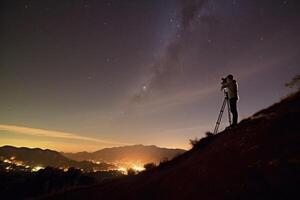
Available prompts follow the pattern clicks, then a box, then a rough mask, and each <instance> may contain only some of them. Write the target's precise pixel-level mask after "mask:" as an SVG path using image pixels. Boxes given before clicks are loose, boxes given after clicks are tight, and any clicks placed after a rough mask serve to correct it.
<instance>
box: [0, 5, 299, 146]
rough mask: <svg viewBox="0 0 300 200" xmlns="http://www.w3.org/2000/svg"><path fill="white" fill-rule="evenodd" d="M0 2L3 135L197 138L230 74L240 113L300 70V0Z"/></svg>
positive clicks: (23, 139)
mask: <svg viewBox="0 0 300 200" xmlns="http://www.w3.org/2000/svg"><path fill="white" fill-rule="evenodd" d="M0 4H1V5H0V7H1V8H0V9H1V17H0V20H1V21H0V27H1V29H0V42H1V45H0V145H1V146H2V145H14V146H28V147H41V148H50V149H54V150H59V151H73V152H75V151H83V150H86V151H94V150H98V149H101V148H104V147H113V146H122V145H131V144H145V145H152V144H153V145H158V146H161V147H173V148H175V147H176V148H184V149H188V148H189V147H190V145H189V139H193V138H196V137H198V138H201V137H203V136H204V135H205V132H206V131H212V130H213V128H214V125H215V121H216V118H217V116H218V113H219V110H220V106H221V103H222V101H223V93H222V92H221V91H220V82H221V78H222V77H224V76H226V75H228V74H233V75H234V77H235V79H236V80H237V81H238V84H239V96H240V100H239V102H238V109H239V114H240V120H241V119H243V118H246V117H249V116H250V115H251V114H253V113H255V112H256V111H258V110H259V109H262V108H264V107H267V106H269V105H270V104H272V103H274V102H277V101H279V100H280V99H281V98H282V97H284V96H285V95H287V94H289V93H290V92H292V90H291V89H289V88H286V87H285V86H284V84H285V83H286V82H288V81H289V80H291V79H292V77H294V76H295V75H296V74H299V73H300V67H299V66H300V57H299V55H300V54H299V53H300V48H299V47H300V37H299V35H300V13H299V10H300V2H299V1H298V0H272V1H269V0H226V1H218V0H149V1H148V0H147V1H146V0H72V1H62V0H43V1H40V0H4V1H1V3H0ZM223 122H224V123H223V124H222V127H221V128H224V127H225V126H226V125H227V124H226V122H227V118H226V117H224V119H223ZM227 123H228V122H227Z"/></svg>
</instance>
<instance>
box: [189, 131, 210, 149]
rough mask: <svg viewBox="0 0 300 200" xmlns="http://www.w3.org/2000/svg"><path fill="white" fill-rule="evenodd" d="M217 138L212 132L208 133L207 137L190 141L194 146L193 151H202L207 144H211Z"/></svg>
mask: <svg viewBox="0 0 300 200" xmlns="http://www.w3.org/2000/svg"><path fill="white" fill-rule="evenodd" d="M214 137H215V135H214V134H213V133H211V132H206V133H205V137H203V138H201V139H198V138H195V139H190V144H191V145H192V149H202V148H203V147H205V146H206V145H207V144H209V143H210V142H211V141H212V139H213V138H214Z"/></svg>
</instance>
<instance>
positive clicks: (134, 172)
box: [127, 168, 138, 176]
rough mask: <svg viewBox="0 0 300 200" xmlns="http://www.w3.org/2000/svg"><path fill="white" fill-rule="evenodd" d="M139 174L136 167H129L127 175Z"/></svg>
mask: <svg viewBox="0 0 300 200" xmlns="http://www.w3.org/2000/svg"><path fill="white" fill-rule="evenodd" d="M137 174H138V172H137V171H136V170H135V169H132V168H129V169H127V175H128V176H134V175H137Z"/></svg>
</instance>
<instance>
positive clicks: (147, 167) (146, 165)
mask: <svg viewBox="0 0 300 200" xmlns="http://www.w3.org/2000/svg"><path fill="white" fill-rule="evenodd" d="M155 167H156V164H155V163H147V164H145V165H144V168H145V170H146V171H148V170H151V169H153V168H155Z"/></svg>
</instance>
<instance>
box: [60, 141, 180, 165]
mask: <svg viewBox="0 0 300 200" xmlns="http://www.w3.org/2000/svg"><path fill="white" fill-rule="evenodd" d="M184 152H185V150H183V149H168V148H160V147H157V146H154V145H151V146H145V145H132V146H122V147H113V148H104V149H101V150H99V151H95V152H92V153H88V152H79V153H63V155H64V156H66V157H68V158H70V159H73V160H76V161H83V160H92V161H98V162H108V163H123V164H124V163H140V164H146V163H159V162H160V161H163V160H170V159H172V158H174V157H175V156H177V155H180V154H182V153H184Z"/></svg>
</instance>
